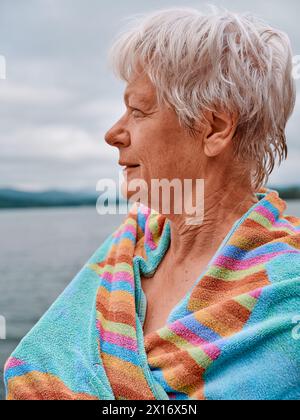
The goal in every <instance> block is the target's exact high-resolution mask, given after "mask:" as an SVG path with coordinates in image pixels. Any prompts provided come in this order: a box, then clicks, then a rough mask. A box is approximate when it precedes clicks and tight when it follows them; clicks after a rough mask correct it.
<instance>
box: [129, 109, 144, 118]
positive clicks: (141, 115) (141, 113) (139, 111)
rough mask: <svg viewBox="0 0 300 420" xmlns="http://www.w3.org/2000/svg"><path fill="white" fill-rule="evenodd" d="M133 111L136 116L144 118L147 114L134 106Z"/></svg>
mask: <svg viewBox="0 0 300 420" xmlns="http://www.w3.org/2000/svg"><path fill="white" fill-rule="evenodd" d="M131 113H132V115H133V116H134V117H135V118H143V117H144V116H145V114H144V113H143V112H142V111H141V110H139V109H137V108H133V109H132V111H131Z"/></svg>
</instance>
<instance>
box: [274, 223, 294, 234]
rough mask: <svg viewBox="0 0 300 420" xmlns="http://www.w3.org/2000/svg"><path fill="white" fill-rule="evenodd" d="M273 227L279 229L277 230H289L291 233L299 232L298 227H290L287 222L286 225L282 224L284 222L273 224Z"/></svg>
mask: <svg viewBox="0 0 300 420" xmlns="http://www.w3.org/2000/svg"><path fill="white" fill-rule="evenodd" d="M274 227H279V228H281V227H284V228H286V229H289V230H290V231H291V232H298V230H299V227H298V228H297V226H296V227H295V226H292V225H290V224H289V223H288V222H287V223H284V222H278V223H275V225H274Z"/></svg>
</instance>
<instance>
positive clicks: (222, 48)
mask: <svg viewBox="0 0 300 420" xmlns="http://www.w3.org/2000/svg"><path fill="white" fill-rule="evenodd" d="M129 21H130V25H129V28H125V30H124V31H123V32H121V33H120V34H119V35H118V36H117V38H116V39H115V40H114V42H113V45H112V46H111V49H110V52H109V61H110V64H111V66H112V68H113V70H114V72H115V74H116V75H117V76H118V77H119V78H121V79H122V80H124V81H126V82H128V83H129V82H130V80H131V78H132V76H133V75H134V74H135V72H136V70H137V66H139V65H141V66H142V68H143V69H144V70H145V72H146V73H147V74H148V76H149V78H150V80H151V81H152V83H153V84H154V86H155V87H156V90H157V98H158V102H159V103H160V104H162V103H167V104H169V105H171V106H172V107H173V108H174V110H175V111H176V113H177V115H178V118H179V122H180V124H181V125H183V126H184V127H186V128H189V129H191V128H192V127H193V126H194V123H195V121H203V120H205V115H204V114H205V111H206V110H208V111H212V112H218V111H220V110H222V111H226V112H228V113H235V114H236V113H237V114H238V124H237V128H236V132H235V135H234V139H233V142H234V158H235V159H236V160H237V161H238V162H244V163H246V164H250V167H251V168H252V169H251V182H252V186H253V188H254V189H259V188H260V187H261V186H263V184H264V183H266V182H267V181H268V178H269V175H270V174H271V172H272V171H273V169H274V166H275V163H276V159H277V158H278V159H279V164H280V163H281V162H282V161H283V160H284V159H286V158H287V152H288V149H287V144H286V135H285V128H286V124H287V121H288V119H289V117H290V115H291V114H292V112H293V109H294V106H295V99H296V90H295V83H294V80H293V77H292V51H291V45H290V41H289V38H288V36H287V35H286V34H285V33H284V32H282V31H279V30H277V29H274V28H272V27H271V26H269V25H268V24H267V23H265V22H264V21H263V20H261V19H260V18H258V17H255V16H253V15H251V14H249V13H243V14H239V13H232V12H229V11H227V10H225V9H219V8H216V7H212V9H211V11H210V12H209V13H207V14H203V13H202V12H200V11H199V10H197V9H193V8H186V7H184V8H170V9H161V10H158V11H156V12H152V13H149V14H142V15H134V16H132V17H130V18H129Z"/></svg>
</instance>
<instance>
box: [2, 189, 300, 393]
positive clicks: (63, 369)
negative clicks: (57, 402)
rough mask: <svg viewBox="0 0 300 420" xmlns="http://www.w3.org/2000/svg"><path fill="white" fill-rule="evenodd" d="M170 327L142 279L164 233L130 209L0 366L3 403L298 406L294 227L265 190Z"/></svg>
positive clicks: (137, 208)
mask: <svg viewBox="0 0 300 420" xmlns="http://www.w3.org/2000/svg"><path fill="white" fill-rule="evenodd" d="M257 197H258V199H259V202H258V203H256V204H255V205H254V206H253V207H252V208H251V209H250V210H249V211H248V212H247V213H246V214H245V215H244V216H243V217H242V218H241V219H240V220H239V221H237V222H236V223H235V224H234V225H233V227H232V229H231V231H230V232H229V234H228V235H227V237H226V238H225V239H224V241H223V243H222V244H221V246H220V248H219V250H218V252H217V253H216V255H215V256H214V257H213V259H212V260H211V261H210V263H209V264H208V266H207V268H206V269H205V271H204V272H203V273H202V274H201V275H200V277H199V278H198V279H197V281H196V283H195V284H194V286H193V287H192V289H191V290H190V292H189V293H188V294H187V295H186V296H185V298H184V299H183V300H182V301H181V302H180V303H179V304H178V305H177V306H176V307H175V308H174V309H173V310H172V312H171V313H170V315H169V317H168V320H167V323H166V325H165V326H164V327H163V328H161V329H159V330H157V331H155V332H153V333H151V334H148V335H146V336H144V335H143V323H144V319H145V312H146V300H145V295H144V293H143V291H142V288H141V275H147V274H148V275H149V274H151V273H154V272H155V270H156V268H157V267H158V265H159V263H160V262H161V261H162V259H163V257H164V255H165V253H166V251H167V250H168V247H169V245H170V221H169V220H168V219H167V218H165V217H164V216H162V215H161V214H158V213H157V212H155V211H153V210H151V209H149V208H147V207H145V206H143V205H138V204H134V205H133V206H132V208H131V210H130V212H129V214H128V215H127V216H126V218H124V222H123V223H122V224H121V226H120V227H119V228H118V229H117V230H116V231H115V232H114V233H112V234H111V235H110V236H109V237H108V238H107V239H106V241H105V242H104V243H103V245H102V246H101V247H100V248H99V250H98V251H97V252H96V253H95V254H94V255H93V256H92V258H91V259H90V260H89V261H88V263H87V264H86V265H85V266H84V268H83V269H82V270H81V271H80V273H79V274H78V275H77V276H76V277H75V279H74V280H73V281H72V282H71V284H70V285H69V286H68V287H67V289H66V290H65V291H64V292H63V294H62V295H61V296H60V297H59V298H58V300H57V301H56V302H55V303H54V304H53V306H52V307H51V308H50V309H49V311H48V312H47V313H46V314H45V315H44V316H43V318H42V319H41V320H40V321H39V322H38V324H37V325H36V326H35V327H34V328H33V329H32V330H31V332H30V333H29V334H28V335H27V336H26V337H25V338H24V339H23V340H22V342H21V343H20V345H19V346H18V348H17V349H16V350H15V352H14V353H13V355H12V356H11V358H10V359H9V360H8V361H7V363H6V366H5V385H6V390H7V398H8V399H15V400H16V399H72V400H77V399H101V400H112V399H118V400H119V399H129V400H140V399H143V400H156V399H159V400H176V399H178V400H184V399H197V400H204V399H207V400H228V399H229V400H246V399H247V400H249V399H255V400H260V399H261V400H263V399H265V400H275V399H279V400H299V399H300V326H299V325H300V219H298V218H296V217H293V216H287V215H284V211H285V210H286V203H285V202H284V201H283V200H281V199H280V197H279V195H278V193H277V192H276V191H274V190H270V189H266V188H264V189H262V190H260V191H259V192H258V193H257Z"/></svg>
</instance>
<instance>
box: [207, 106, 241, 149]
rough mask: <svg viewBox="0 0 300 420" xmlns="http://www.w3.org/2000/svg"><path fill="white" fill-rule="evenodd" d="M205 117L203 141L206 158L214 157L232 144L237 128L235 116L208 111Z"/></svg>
mask: <svg viewBox="0 0 300 420" xmlns="http://www.w3.org/2000/svg"><path fill="white" fill-rule="evenodd" d="M205 117H206V119H207V124H206V128H207V130H206V133H205V136H204V139H203V147H204V153H205V154H206V156H207V157H215V156H218V155H219V154H221V153H222V152H223V151H224V150H225V149H226V148H227V147H228V146H229V145H230V144H232V138H233V136H234V134H235V131H236V127H237V115H230V114H228V113H226V112H218V113H217V112H211V111H209V112H206V114H205Z"/></svg>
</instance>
